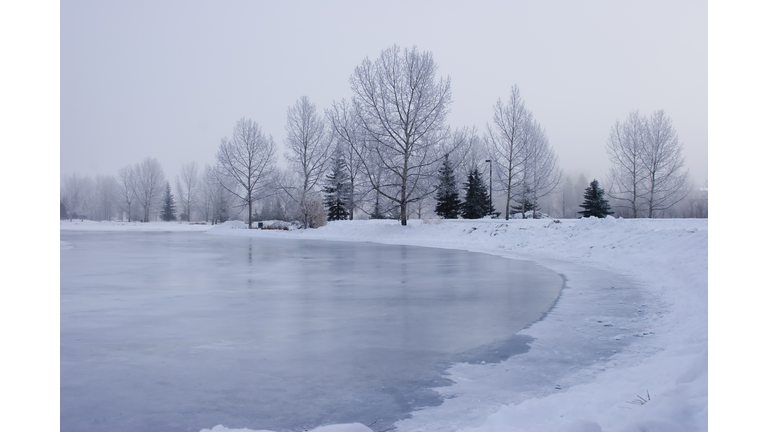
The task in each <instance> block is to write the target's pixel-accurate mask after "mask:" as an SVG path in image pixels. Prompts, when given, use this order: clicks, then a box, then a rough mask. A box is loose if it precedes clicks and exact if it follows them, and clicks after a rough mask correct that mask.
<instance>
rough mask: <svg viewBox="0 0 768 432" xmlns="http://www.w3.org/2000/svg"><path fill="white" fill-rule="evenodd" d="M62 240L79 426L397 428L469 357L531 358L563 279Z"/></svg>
mask: <svg viewBox="0 0 768 432" xmlns="http://www.w3.org/2000/svg"><path fill="white" fill-rule="evenodd" d="M61 241H62V254H61V430H62V431H70V430H72V431H74V430H78V431H89V430H92V431H101V430H104V431H106V430H109V431H122V430H163V431H174V430H179V431H181V430H200V429H202V428H204V427H211V426H212V425H217V424H225V425H227V427H230V428H238V427H248V428H250V429H271V430H276V431H279V430H287V429H291V430H299V429H300V430H304V429H311V428H313V427H317V426H321V425H326V424H334V423H354V422H359V423H363V424H370V423H371V422H373V421H375V420H377V421H378V422H377V423H376V425H377V427H380V428H382V429H386V428H387V427H388V425H391V424H392V423H393V422H395V421H397V420H399V419H403V418H407V417H408V415H409V413H410V412H411V411H412V410H414V409H417V408H422V407H426V406H436V405H439V404H440V403H441V402H442V397H441V396H440V394H438V393H437V392H436V391H435V390H434V388H435V387H438V386H442V385H447V384H449V383H450V381H448V380H447V379H446V378H445V377H444V376H443V375H442V373H443V372H444V370H445V369H446V368H447V367H448V366H449V365H450V364H451V363H453V362H467V363H469V364H480V363H482V362H486V363H493V362H499V361H502V360H504V359H506V358H507V357H509V356H510V355H513V354H519V353H523V352H525V351H527V350H528V344H529V343H530V342H531V340H532V338H531V337H530V336H520V335H515V333H516V332H517V331H518V330H520V329H522V328H524V327H525V326H527V325H528V324H530V323H531V322H533V321H535V320H537V319H539V318H540V317H541V316H542V314H543V313H544V312H545V311H547V310H548V309H549V308H550V306H551V305H552V304H553V302H554V301H555V300H556V298H557V296H558V294H559V292H560V288H561V286H562V278H561V277H560V276H559V275H557V274H556V273H554V272H552V271H550V270H546V269H544V268H542V267H539V266H537V265H535V264H534V263H532V262H526V261H514V260H508V259H503V258H499V257H494V256H490V255H485V254H477V253H468V252H463V251H454V250H444V249H428V248H417V247H411V246H394V245H374V244H366V243H349V242H323V241H309V240H295V239H289V240H286V239H269V238H247V237H246V238H241V237H238V238H227V237H218V236H210V235H205V234H201V233H170V232H143V233H142V232H136V233H125V232H123V233H120V232H111V233H104V232H68V231H62V233H61ZM65 244H66V245H67V248H66V249H65V248H64V247H63V246H64V245H65Z"/></svg>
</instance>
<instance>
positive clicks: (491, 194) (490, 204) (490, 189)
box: [485, 159, 493, 217]
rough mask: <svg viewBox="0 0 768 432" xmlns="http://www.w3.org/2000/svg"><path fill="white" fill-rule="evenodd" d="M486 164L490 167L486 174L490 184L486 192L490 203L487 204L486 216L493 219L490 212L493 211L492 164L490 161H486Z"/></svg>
mask: <svg viewBox="0 0 768 432" xmlns="http://www.w3.org/2000/svg"><path fill="white" fill-rule="evenodd" d="M485 161H486V162H488V166H489V167H491V171H490V173H489V174H488V182H489V184H490V186H489V188H488V189H489V192H488V198H490V201H489V202H488V214H489V215H491V217H493V215H492V214H491V212H492V211H493V162H491V160H490V159H486V160H485Z"/></svg>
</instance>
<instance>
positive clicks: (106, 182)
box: [92, 175, 118, 220]
mask: <svg viewBox="0 0 768 432" xmlns="http://www.w3.org/2000/svg"><path fill="white" fill-rule="evenodd" d="M117 197H118V195H117V182H116V181H115V178H114V177H112V176H111V175H97V176H96V177H95V179H94V183H93V206H92V207H93V208H92V214H93V216H94V219H95V220H111V219H112V216H113V215H114V214H115V200H116V198H117Z"/></svg>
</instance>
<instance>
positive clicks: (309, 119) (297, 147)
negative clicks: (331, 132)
mask: <svg viewBox="0 0 768 432" xmlns="http://www.w3.org/2000/svg"><path fill="white" fill-rule="evenodd" d="M285 132H286V138H285V147H286V148H287V149H288V150H287V151H286V152H285V154H284V156H285V159H286V160H287V161H288V165H289V166H290V168H291V169H292V170H293V172H294V173H295V174H296V176H297V177H298V179H297V181H296V182H294V183H288V184H285V183H283V184H281V187H282V188H283V189H284V190H285V192H286V193H287V194H288V195H289V196H290V197H291V198H292V199H293V200H294V201H295V202H296V204H298V206H299V210H300V212H301V219H302V222H303V223H304V226H310V225H311V224H310V223H309V219H310V216H311V215H312V214H314V213H316V211H315V207H316V206H315V205H314V204H311V205H310V203H314V201H317V198H318V197H317V196H315V195H317V192H316V186H318V183H319V182H320V180H321V179H322V178H323V174H324V173H325V171H326V167H327V164H328V160H329V159H330V157H331V154H332V152H331V145H330V140H329V137H328V134H327V132H326V128H325V121H324V119H323V117H322V116H321V115H320V114H319V113H318V111H317V108H316V107H315V104H313V103H311V102H310V101H309V98H308V97H306V96H302V97H301V98H299V100H298V101H296V103H295V104H294V105H293V106H292V107H289V108H288V120H287V122H286V125H285Z"/></svg>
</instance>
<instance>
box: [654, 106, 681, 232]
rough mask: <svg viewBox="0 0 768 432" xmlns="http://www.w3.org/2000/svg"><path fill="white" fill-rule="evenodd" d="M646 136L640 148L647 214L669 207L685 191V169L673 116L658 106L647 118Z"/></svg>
mask: <svg viewBox="0 0 768 432" xmlns="http://www.w3.org/2000/svg"><path fill="white" fill-rule="evenodd" d="M648 135H649V139H648V142H647V145H645V146H644V149H643V167H644V168H645V171H646V173H647V176H648V180H647V184H648V186H647V198H646V199H647V202H648V217H649V218H652V217H653V212H654V211H663V210H667V209H669V208H671V207H672V206H673V205H675V204H677V203H678V202H680V201H681V200H682V199H683V198H685V197H686V195H688V193H689V192H690V188H687V187H686V186H687V181H688V170H686V169H685V167H684V165H685V159H684V158H683V155H682V151H683V147H682V145H681V144H680V143H679V142H678V140H677V132H676V131H675V128H674V127H673V126H672V120H671V119H670V118H669V117H668V116H667V115H666V114H665V113H664V111H663V110H659V111H656V112H654V113H653V115H652V116H651V118H650V119H649V121H648Z"/></svg>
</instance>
